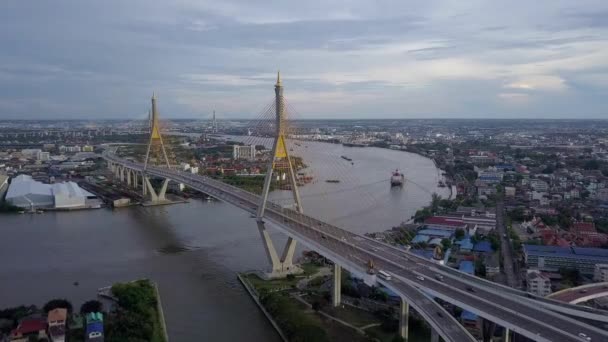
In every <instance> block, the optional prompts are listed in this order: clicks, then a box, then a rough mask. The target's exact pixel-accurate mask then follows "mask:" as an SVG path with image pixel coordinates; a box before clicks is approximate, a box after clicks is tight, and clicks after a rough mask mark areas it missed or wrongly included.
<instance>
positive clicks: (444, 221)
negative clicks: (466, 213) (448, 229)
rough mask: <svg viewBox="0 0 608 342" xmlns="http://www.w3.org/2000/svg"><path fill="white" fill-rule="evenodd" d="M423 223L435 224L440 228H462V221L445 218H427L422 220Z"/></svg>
mask: <svg viewBox="0 0 608 342" xmlns="http://www.w3.org/2000/svg"><path fill="white" fill-rule="evenodd" d="M424 223H426V224H436V225H442V226H458V227H460V226H464V222H463V221H462V219H457V218H446V217H435V216H434V217H429V218H428V219H426V220H424Z"/></svg>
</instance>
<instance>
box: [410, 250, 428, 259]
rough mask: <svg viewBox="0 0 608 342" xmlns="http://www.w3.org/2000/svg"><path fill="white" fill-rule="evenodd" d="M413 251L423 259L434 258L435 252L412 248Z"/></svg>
mask: <svg viewBox="0 0 608 342" xmlns="http://www.w3.org/2000/svg"><path fill="white" fill-rule="evenodd" d="M411 251H412V253H414V254H416V255H420V256H421V257H423V258H427V259H430V258H432V257H433V251H431V250H426V249H417V248H412V250H411Z"/></svg>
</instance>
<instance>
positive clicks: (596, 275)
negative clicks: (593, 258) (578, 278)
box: [593, 264, 608, 282]
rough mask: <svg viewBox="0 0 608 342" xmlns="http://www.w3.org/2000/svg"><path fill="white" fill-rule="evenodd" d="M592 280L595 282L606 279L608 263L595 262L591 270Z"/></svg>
mask: <svg viewBox="0 0 608 342" xmlns="http://www.w3.org/2000/svg"><path fill="white" fill-rule="evenodd" d="M593 280H594V281H597V282H606V281H608V264H596V265H595V269H594V271H593Z"/></svg>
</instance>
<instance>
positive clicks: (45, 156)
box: [36, 151, 51, 161]
mask: <svg viewBox="0 0 608 342" xmlns="http://www.w3.org/2000/svg"><path fill="white" fill-rule="evenodd" d="M36 159H38V160H40V161H49V160H51V153H50V152H42V151H40V152H38V154H37V156H36Z"/></svg>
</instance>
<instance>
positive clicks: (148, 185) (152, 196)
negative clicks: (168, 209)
mask: <svg viewBox="0 0 608 342" xmlns="http://www.w3.org/2000/svg"><path fill="white" fill-rule="evenodd" d="M144 181H145V182H146V188H147V192H148V194H149V195H150V201H152V202H158V196H157V195H156V191H154V188H153V187H152V184H151V183H150V178H148V177H144Z"/></svg>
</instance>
